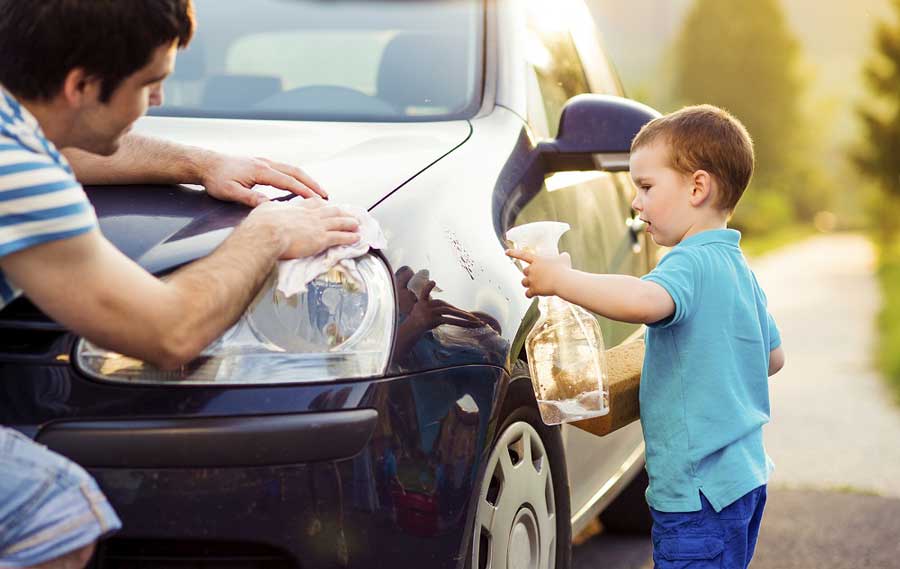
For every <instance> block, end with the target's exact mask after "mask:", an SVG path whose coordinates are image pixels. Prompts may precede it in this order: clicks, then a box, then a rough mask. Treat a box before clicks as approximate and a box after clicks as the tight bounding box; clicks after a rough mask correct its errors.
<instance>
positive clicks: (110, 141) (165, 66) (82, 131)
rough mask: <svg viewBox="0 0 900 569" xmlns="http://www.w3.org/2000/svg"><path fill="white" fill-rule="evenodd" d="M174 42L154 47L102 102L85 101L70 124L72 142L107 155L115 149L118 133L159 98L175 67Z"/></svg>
mask: <svg viewBox="0 0 900 569" xmlns="http://www.w3.org/2000/svg"><path fill="white" fill-rule="evenodd" d="M176 50H177V45H176V43H175V42H174V41H173V42H172V43H171V44H167V45H163V46H160V47H158V48H157V49H156V50H155V51H154V52H153V55H152V56H151V58H150V61H149V62H148V63H147V65H145V66H144V67H142V68H141V69H139V70H137V71H135V72H134V73H132V74H131V75H129V76H128V77H126V78H125V80H124V81H122V83H121V84H120V85H119V86H118V88H116V90H115V91H113V93H112V96H111V97H110V99H109V101H107V102H106V103H103V102H101V101H100V100H99V99H94V100H91V101H89V102H88V103H87V104H86V105H85V107H84V108H83V109H82V111H81V112H80V113H79V114H78V116H77V118H76V124H75V125H74V126H73V128H72V133H73V135H72V136H73V138H74V139H75V140H74V143H73V144H72V146H75V147H76V148H81V149H82V150H87V151H88V152H93V153H95V154H101V155H104V156H108V155H110V154H114V153H115V152H116V150H118V149H119V142H120V140H121V138H122V136H123V135H124V134H125V133H127V132H128V131H129V130H130V129H131V126H132V125H133V124H134V121H136V120H137V119H139V118H140V117H142V116H143V115H144V113H146V112H147V108H149V107H155V106H159V105H161V104H162V102H163V87H162V84H163V80H164V79H165V78H166V77H168V76H169V74H171V73H172V70H173V69H174V67H175V52H176Z"/></svg>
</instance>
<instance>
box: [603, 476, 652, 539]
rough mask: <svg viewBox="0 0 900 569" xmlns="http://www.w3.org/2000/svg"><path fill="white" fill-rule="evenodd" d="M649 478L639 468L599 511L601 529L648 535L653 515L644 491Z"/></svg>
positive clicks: (611, 531)
mask: <svg viewBox="0 0 900 569" xmlns="http://www.w3.org/2000/svg"><path fill="white" fill-rule="evenodd" d="M648 484H650V478H649V477H648V476H647V470H646V469H643V468H642V469H641V471H640V472H639V473H638V475H637V476H635V477H634V479H633V480H632V481H631V482H630V483H629V484H628V486H626V487H625V489H624V490H622V493H621V494H619V495H618V496H616V499H615V500H613V501H612V503H611V504H610V505H609V506H608V507H607V508H606V509H605V510H603V512H601V513H600V522H601V523H602V524H603V529H604V530H606V531H607V532H610V533H620V534H632V535H650V529H651V528H652V527H653V517H652V516H651V515H650V507H649V506H647V500H646V498H645V497H644V493H645V492H646V491H647V485H648Z"/></svg>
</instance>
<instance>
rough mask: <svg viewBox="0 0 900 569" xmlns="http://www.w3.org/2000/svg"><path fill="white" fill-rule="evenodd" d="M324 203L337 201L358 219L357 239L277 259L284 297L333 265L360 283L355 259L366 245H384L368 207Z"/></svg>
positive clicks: (280, 284) (279, 288) (385, 240)
mask: <svg viewBox="0 0 900 569" xmlns="http://www.w3.org/2000/svg"><path fill="white" fill-rule="evenodd" d="M295 199H303V198H295ZM293 201H294V200H291V202H293ZM328 205H337V207H339V208H340V209H342V210H343V211H345V212H347V213H349V214H350V215H352V216H353V217H355V218H356V219H358V220H359V241H357V242H356V243H354V244H353V245H335V246H334V247H330V248H328V249H326V250H324V251H322V252H321V253H319V254H318V255H315V256H312V257H304V258H302V259H291V260H290V261H279V263H278V290H279V291H280V292H281V293H282V294H283V295H285V296H286V297H288V298H290V297H292V296H294V295H295V294H300V293H302V292H306V285H308V284H309V283H310V282H312V281H313V280H315V279H316V277H318V276H319V275H322V274H325V273H327V272H328V271H330V270H331V269H333V268H334V267H338V269H339V270H341V271H343V272H344V274H345V275H347V276H348V277H349V278H351V279H353V281H354V282H356V284H358V285H360V286H362V284H363V283H362V276H361V275H360V274H359V270H358V269H357V268H356V259H357V258H358V257H361V256H363V255H365V254H366V253H368V252H369V248H372V249H384V248H385V247H386V246H387V239H386V238H385V237H384V233H382V231H381V226H380V225H379V224H378V221H376V220H375V218H374V217H372V215H371V214H370V213H369V212H368V211H366V210H364V209H362V208H359V207H355V206H349V205H340V204H328Z"/></svg>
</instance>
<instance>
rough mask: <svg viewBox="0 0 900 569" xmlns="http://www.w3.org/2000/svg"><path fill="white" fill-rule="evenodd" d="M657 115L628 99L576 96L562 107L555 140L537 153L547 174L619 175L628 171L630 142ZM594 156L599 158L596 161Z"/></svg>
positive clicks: (644, 106) (542, 144)
mask: <svg viewBox="0 0 900 569" xmlns="http://www.w3.org/2000/svg"><path fill="white" fill-rule="evenodd" d="M659 116H661V115H660V113H659V112H658V111H656V110H655V109H653V108H651V107H648V106H647V105H643V104H641V103H638V102H635V101H632V100H631V99H625V98H623V97H613V96H610V95H578V96H575V97H572V98H571V99H569V100H568V102H566V106H565V107H563V110H562V116H561V117H560V119H559V134H558V135H557V137H556V140H549V141H545V142H541V143H539V144H538V145H537V150H538V152H540V153H541V155H542V157H543V158H544V162H545V165H546V168H547V171H548V172H562V171H567V170H597V169H599V170H606V171H610V172H622V171H625V170H628V155H629V154H630V152H631V141H632V140H634V137H635V136H636V135H637V133H638V131H640V130H641V127H642V126H644V125H645V124H647V123H648V122H650V121H651V120H653V119H655V118H657V117H659ZM595 155H599V156H597V157H596V158H597V160H596V161H595ZM597 162H599V164H598V163H597Z"/></svg>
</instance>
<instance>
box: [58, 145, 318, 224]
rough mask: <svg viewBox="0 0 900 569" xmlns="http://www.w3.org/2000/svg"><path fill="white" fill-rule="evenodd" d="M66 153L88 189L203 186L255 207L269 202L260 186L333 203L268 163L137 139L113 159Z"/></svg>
mask: <svg viewBox="0 0 900 569" xmlns="http://www.w3.org/2000/svg"><path fill="white" fill-rule="evenodd" d="M62 152H63V154H65V156H66V158H67V159H68V160H69V162H70V163H71V165H72V168H73V169H74V170H75V177H76V178H77V179H78V181H79V182H81V183H82V184H84V185H128V184H202V185H204V186H206V191H207V193H209V195H211V196H212V197H214V198H218V199H220V200H227V201H235V202H239V203H242V204H245V205H248V206H250V207H254V206H257V205H259V204H261V203H262V202H265V201H268V200H267V198H266V196H264V195H262V194H261V193H259V192H255V191H253V189H252V188H253V186H256V185H258V184H261V185H267V186H274V187H276V188H279V189H282V190H285V191H288V192H291V193H293V194H296V195H298V196H303V197H306V198H308V197H312V196H316V197H319V196H321V197H323V198H327V197H328V194H327V193H325V190H323V189H322V188H321V187H320V186H319V184H317V183H316V181H315V180H313V179H312V178H310V177H309V175H308V174H307V173H306V172H304V171H303V170H301V169H300V168H297V167H296V166H291V165H288V164H282V163H280V162H273V161H271V160H267V159H265V158H244V157H236V156H228V155H226V154H221V153H219V152H213V151H211V150H203V149H202V148H197V147H194V146H186V145H184V144H177V143H175V142H169V141H167V140H162V139H159V138H152V137H149V136H143V135H139V134H135V133H128V134H126V135H125V136H123V137H122V140H121V142H120V146H119V149H118V150H117V151H116V153H115V154H113V155H112V156H97V155H96V154H91V153H89V152H85V151H83V150H78V149H77V148H65V149H63V151H62Z"/></svg>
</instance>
